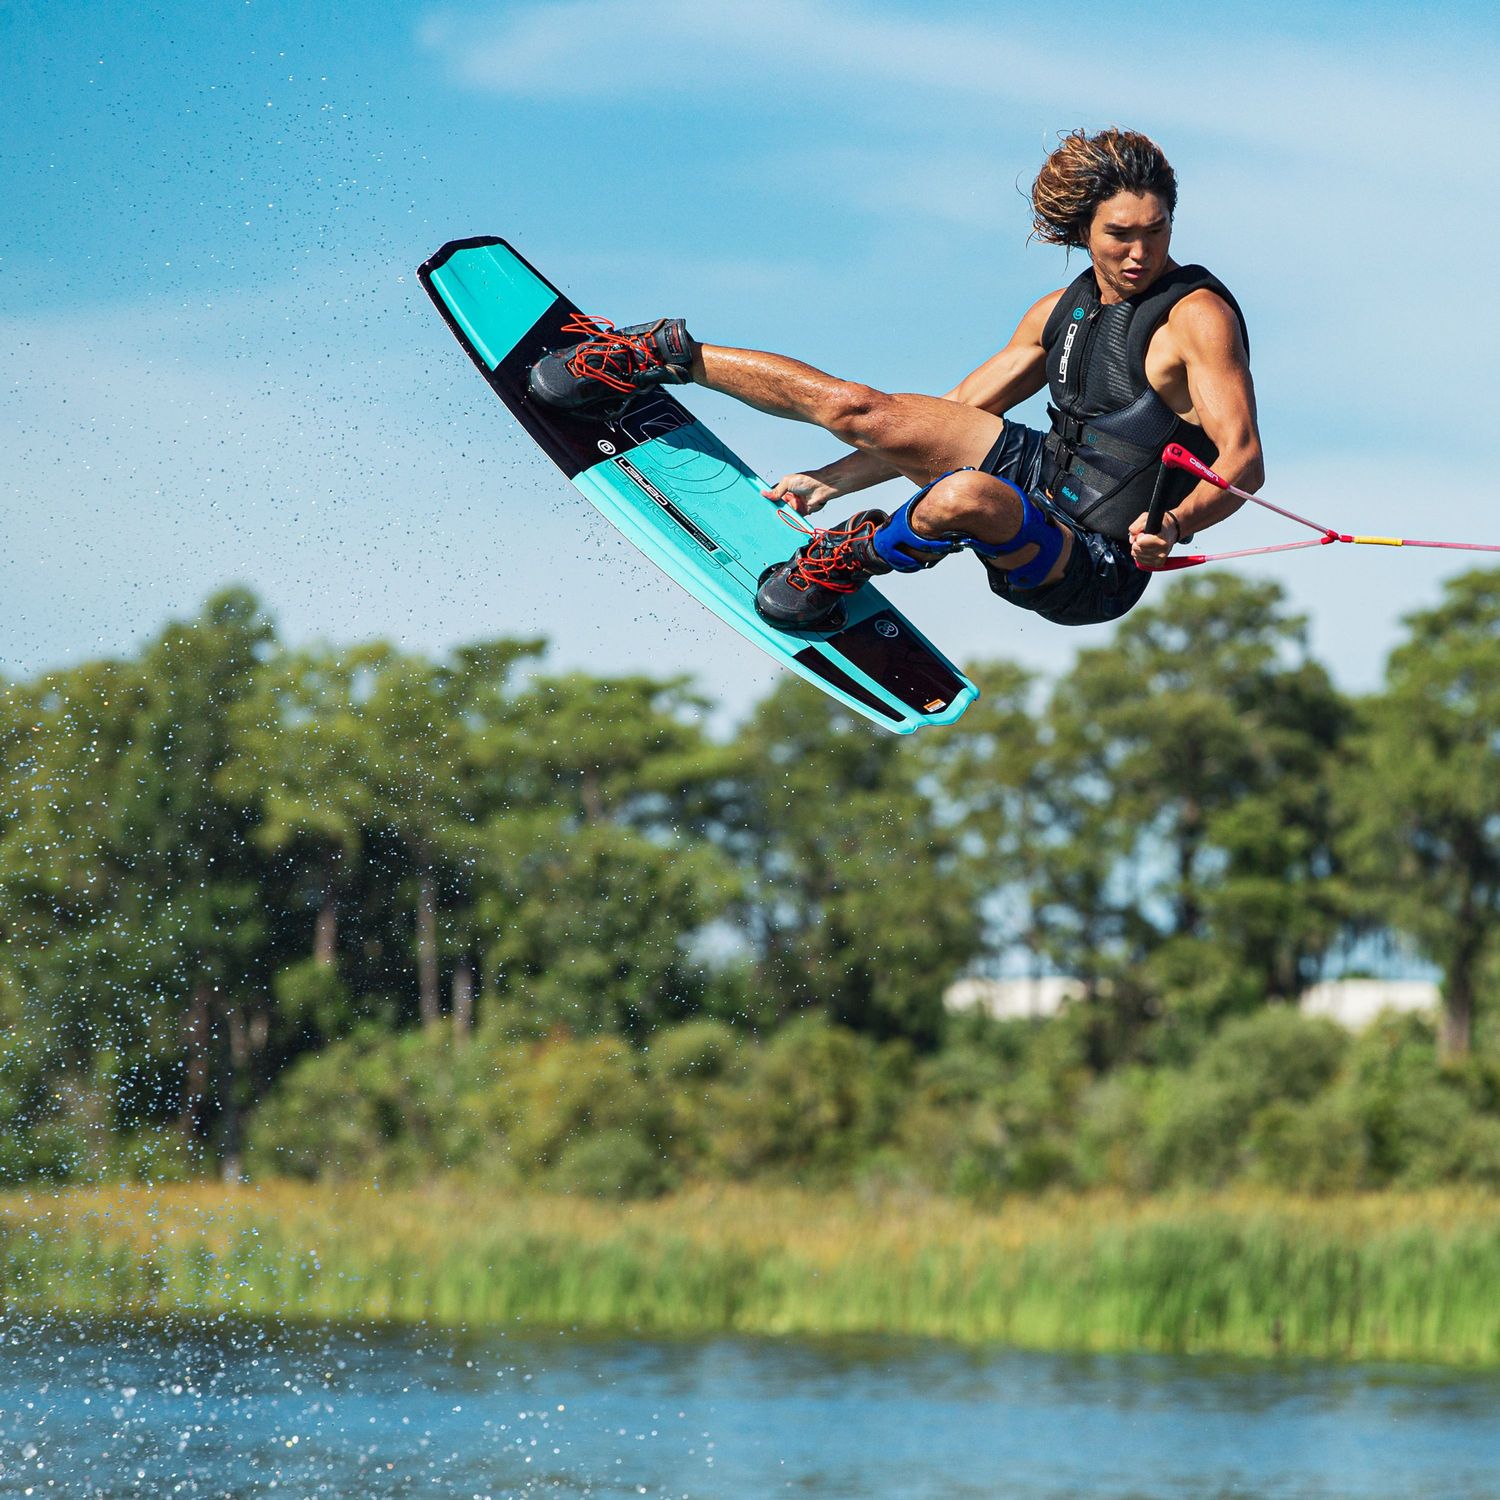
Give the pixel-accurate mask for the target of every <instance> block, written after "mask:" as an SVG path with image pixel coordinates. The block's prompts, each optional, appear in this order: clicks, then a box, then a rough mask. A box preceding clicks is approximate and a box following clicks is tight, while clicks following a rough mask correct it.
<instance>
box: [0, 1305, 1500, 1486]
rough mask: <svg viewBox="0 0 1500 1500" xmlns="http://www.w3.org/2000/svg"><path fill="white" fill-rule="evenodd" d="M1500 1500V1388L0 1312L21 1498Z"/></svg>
mask: <svg viewBox="0 0 1500 1500" xmlns="http://www.w3.org/2000/svg"><path fill="white" fill-rule="evenodd" d="M776 1494H786V1495H792V1496H798V1497H830V1500H833V1497H837V1500H853V1497H862V1496H879V1497H883V1500H884V1497H889V1500H929V1497H930V1500H938V1497H942V1500H961V1497H970V1496H1003V1497H1014V1500H1095V1497H1098V1500H1158V1497H1160V1500H1166V1497H1172V1500H1177V1497H1181V1500H1222V1497H1228V1496H1247V1497H1248V1496H1256V1497H1267V1500H1270V1497H1276V1500H1314V1497H1316V1500H1324V1497H1328V1500H1332V1497H1340V1500H1344V1497H1347V1500H1450V1497H1451V1500H1500V1376H1497V1375H1489V1374H1485V1375H1474V1374H1465V1373H1454V1372H1450V1371H1441V1370H1431V1369H1425V1368H1408V1367H1379V1368H1369V1367H1365V1368H1341V1367H1329V1366H1320V1365H1306V1364H1296V1365H1285V1366H1271V1365H1264V1364H1246V1363H1234V1362H1225V1361H1222V1360H1188V1359H1165V1358H1156V1357H1150V1356H1127V1357H1120V1356H1112V1357H1108V1358H1105V1357H1071V1356H1056V1355H1039V1354H1015V1353H1005V1352H996V1351H969V1350H962V1349H955V1348H952V1347H949V1346H946V1345H940V1344H932V1343H911V1342H893V1341H886V1340H859V1341H839V1342H823V1343H808V1342H804V1341H798V1342H779V1341H776V1340H769V1339H767V1340H748V1339H710V1340H702V1341H678V1342H660V1341H645V1340H632V1339H590V1338H583V1337H579V1336H577V1335H566V1336H558V1337H537V1336H535V1335H527V1336H525V1337H522V1336H510V1337H505V1336H495V1335H485V1336H476V1337H473V1338H464V1337H454V1336H453V1335H452V1334H450V1333H442V1334H438V1333H433V1332H422V1331H408V1332H399V1333H390V1332H383V1331H382V1332H376V1331H372V1330H363V1331H361V1330H355V1329H347V1328H339V1329H329V1328H313V1329H309V1328H303V1329H296V1328H283V1327H270V1328H261V1327H252V1326H246V1325H244V1324H230V1323H220V1324H206V1325H205V1324H188V1323H168V1324H162V1325H155V1326H152V1327H141V1326H138V1325H124V1324H109V1325H97V1324H96V1325H93V1326H91V1327H88V1326H86V1327H79V1326H71V1325H61V1324H56V1323H49V1322H39V1321H22V1322H18V1321H15V1320H5V1321H3V1322H0V1496H4V1497H7V1500H8V1497H11V1496H66V1497H69V1500H74V1497H77V1500H95V1497H116V1496H119V1497H125V1496H130V1497H142V1496H149V1497H153V1500H156V1497H172V1496H182V1497H198V1496H213V1497H242V1496H251V1495H256V1496H261V1495H268V1496H286V1497H302V1496H307V1497H314V1496H330V1497H338V1500H366V1497H370V1500H386V1497H393V1496H419V1495H420V1496H444V1497H448V1496H451V1497H455V1500H475V1497H493V1500H500V1497H503V1496H625V1495H649V1496H658V1497H679V1496H680V1497H690V1500H711V1497H723V1500H756V1497H759V1496H770V1495H776Z"/></svg>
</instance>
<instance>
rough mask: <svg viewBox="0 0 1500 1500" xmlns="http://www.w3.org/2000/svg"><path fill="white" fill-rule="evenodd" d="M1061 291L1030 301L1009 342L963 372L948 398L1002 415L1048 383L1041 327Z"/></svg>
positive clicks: (1043, 326)
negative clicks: (983, 360)
mask: <svg viewBox="0 0 1500 1500" xmlns="http://www.w3.org/2000/svg"><path fill="white" fill-rule="evenodd" d="M1061 295H1062V293H1061V292H1048V294H1047V295H1046V296H1045V297H1043V298H1042V299H1041V300H1040V301H1039V302H1034V303H1032V305H1031V307H1030V308H1029V309H1028V310H1027V313H1026V316H1025V317H1024V318H1022V319H1021V321H1020V323H1019V325H1017V328H1016V331H1015V332H1014V333H1013V334H1012V335H1011V338H1010V342H1009V343H1008V344H1007V345H1006V346H1005V347H1004V348H1003V349H1002V350H1001V351H1000V352H999V353H998V354H993V355H991V356H990V357H989V358H988V359H987V360H985V362H984V363H983V364H982V365H980V367H979V368H978V369H977V370H975V371H973V373H972V374H969V375H966V376H964V378H963V379H962V380H960V381H959V383H958V384H957V385H956V386H954V387H953V389H952V390H951V391H949V392H948V396H947V399H948V400H949V401H962V402H963V403H964V404H965V405H966V406H977V407H978V408H979V409H980V410H981V411H988V412H993V413H994V414H995V415H996V416H997V417H1003V416H1004V415H1005V413H1006V412H1008V411H1009V410H1010V409H1011V407H1013V406H1018V405H1020V403H1021V402H1022V401H1024V400H1025V399H1026V398H1027V397H1028V396H1034V395H1036V393H1037V392H1038V391H1039V390H1041V388H1042V387H1043V386H1044V385H1046V383H1047V351H1046V350H1045V349H1044V348H1043V347H1042V331H1043V330H1044V329H1045V328H1046V326H1047V319H1048V317H1049V316H1050V315H1051V312H1052V309H1053V308H1054V307H1055V306H1056V305H1057V299H1058V298H1059V297H1060V296H1061Z"/></svg>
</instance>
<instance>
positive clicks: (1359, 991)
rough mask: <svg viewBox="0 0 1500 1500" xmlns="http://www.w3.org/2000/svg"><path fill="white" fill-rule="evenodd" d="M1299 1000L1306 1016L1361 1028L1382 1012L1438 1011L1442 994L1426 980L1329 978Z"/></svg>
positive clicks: (1305, 991)
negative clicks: (1325, 1017)
mask: <svg viewBox="0 0 1500 1500" xmlns="http://www.w3.org/2000/svg"><path fill="white" fill-rule="evenodd" d="M1297 1003H1298V1005H1299V1007H1300V1008H1301V1011H1302V1014H1303V1015H1305V1016H1327V1017H1328V1019H1329V1020H1330V1021H1337V1022H1338V1023H1339V1025H1340V1026H1347V1027H1348V1028H1349V1030H1350V1031H1359V1030H1362V1029H1363V1028H1364V1027H1366V1026H1368V1025H1369V1024H1370V1022H1371V1021H1373V1020H1374V1019H1375V1017H1376V1016H1378V1015H1379V1014H1380V1013H1381V1011H1385V1010H1393V1011H1422V1012H1431V1011H1436V1010H1438V1009H1439V1008H1440V1006H1441V1005H1442V997H1441V995H1440V994H1439V993H1438V987H1437V986H1436V985H1435V984H1433V983H1431V982H1430V981H1429V980H1426V979H1330V980H1328V981H1326V982H1325V983H1323V984H1315V985H1314V986H1313V987H1312V988H1311V989H1310V990H1304V991H1303V992H1302V998H1301V1000H1299V1001H1298V1002H1297Z"/></svg>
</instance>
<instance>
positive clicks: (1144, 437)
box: [530, 129, 1263, 631]
mask: <svg viewBox="0 0 1500 1500" xmlns="http://www.w3.org/2000/svg"><path fill="white" fill-rule="evenodd" d="M1176 206H1177V179H1176V175H1175V173H1174V172H1173V170H1172V168H1171V166H1170V164H1169V163H1168V161H1167V159H1166V157H1165V155H1164V154H1163V153H1162V151H1161V148H1160V147H1159V146H1158V145H1157V144H1156V143H1155V142H1154V141H1152V140H1150V139H1149V138H1148V137H1146V136H1144V135H1141V134H1138V133H1136V132H1134V131H1126V130H1117V129H1109V130H1102V131H1099V132H1098V133H1097V134H1094V135H1088V134H1086V133H1085V132H1084V131H1082V130H1076V131H1074V132H1072V133H1071V134H1069V135H1067V136H1065V137H1063V139H1062V141H1061V144H1060V145H1059V146H1058V147H1057V149H1056V150H1054V151H1053V152H1052V153H1051V154H1050V155H1049V156H1048V157H1047V159H1046V161H1045V162H1044V163H1043V166H1042V169H1041V171H1040V172H1039V173H1038V175H1037V178H1036V181H1035V183H1034V184H1033V185H1032V189H1031V208H1032V214H1033V221H1032V222H1033V232H1034V233H1035V235H1036V237H1037V238H1038V239H1040V240H1043V241H1045V242H1047V243H1049V244H1055V245H1062V246H1064V247H1066V248H1069V249H1079V250H1083V251H1085V252H1086V253H1087V254H1088V257H1089V262H1090V264H1089V267H1088V269H1086V270H1085V271H1084V272H1083V273H1082V274H1081V275H1079V276H1078V277H1077V278H1075V280H1074V281H1073V282H1072V283H1070V284H1069V285H1068V286H1067V287H1064V288H1063V289H1061V290H1060V291H1054V292H1049V293H1048V294H1047V295H1046V296H1045V297H1043V298H1041V299H1040V301H1038V302H1036V303H1034V304H1033V305H1032V307H1031V308H1030V310H1029V311H1028V312H1027V313H1026V315H1025V316H1024V317H1023V318H1022V319H1021V322H1020V325H1019V327H1018V328H1017V329H1016V331H1015V333H1014V335H1013V336H1012V337H1011V339H1010V342H1009V343H1008V344H1006V346H1005V347H1004V348H1003V349H1001V350H1000V352H999V353H997V354H995V355H994V356H992V357H991V358H990V359H988V360H986V361H985V363H984V364H982V365H981V366H980V367H979V368H978V369H977V370H975V371H974V372H973V373H972V374H970V375H968V376H966V377H965V378H964V379H963V380H961V381H960V382H959V383H958V384H957V385H956V386H955V387H954V388H953V389H952V390H951V391H949V392H948V394H947V395H946V396H941V397H938V396H925V395H915V394H903V393H897V394H892V393H888V392H884V391H879V390H876V389H874V388H873V387H871V386H868V385H862V384H859V383H857V382H852V381H847V380H841V379H838V378H836V377H834V376H832V375H827V374H824V373H823V372H822V371H821V370H816V369H814V368H813V367H812V366H810V365H806V364H803V363H801V362H800V361H798V360H795V359H790V358H787V357H785V356H783V355H779V354H770V353H764V352H760V351H756V350H748V349H735V348H728V347H725V346H721V345H716V344H708V343H702V342H700V341H698V340H697V339H694V338H693V337H692V336H691V335H690V334H689V333H688V331H687V327H686V324H685V323H684V321H683V320H682V319H680V318H662V319H658V320H657V321H656V322H654V323H647V324H639V325H636V326H634V327H630V328H622V329H614V328H612V327H611V326H610V325H608V324H607V323H605V322H603V320H581V325H580V328H579V331H581V332H585V333H588V334H589V336H588V337H586V338H584V339H583V341H582V342H580V343H576V344H572V345H569V346H567V347H565V348H562V349H559V350H557V351H555V352H553V353H550V354H547V355H545V356H544V357H543V358H541V359H540V360H538V361H537V363H536V364H535V366H533V368H532V371H531V377H530V388H531V391H532V394H533V395H534V396H535V397H536V398H537V399H539V400H542V401H546V402H549V403H551V404H554V405H557V406H560V407H566V408H574V409H577V408H585V407H593V406H596V405H602V404H604V403H607V402H610V401H616V402H618V401H620V400H622V398H624V399H629V398H630V397H631V396H633V395H634V394H635V393H636V392H638V391H645V390H650V389H652V388H654V387H656V386H660V385H665V384H683V383H686V382H689V381H692V382H695V383H697V384H699V385H702V386H706V387H707V388H708V389H710V390H715V391H721V392H723V393H724V394H725V395H728V396H733V397H735V398H736V399H737V400H740V401H743V402H745V403H746V404H748V405H750V406H753V407H756V408H757V409H758V410H761V411H765V412H769V413H771V414H772V415H774V416H779V417H787V418H791V419H792V420H794V421H801V422H809V423H812V424H814V425H815V426H818V427H822V428H823V429H825V430H826V431H827V432H830V433H832V434H833V435H834V436H835V437H837V438H839V439H840V440H841V441H842V442H844V443H846V444H848V446H849V449H850V451H849V452H848V453H846V454H844V455H843V456H842V457H841V458H839V459H837V460H835V461H834V462H833V463H831V464H828V465H827V466H826V467H824V468H821V469H813V470H810V471H808V472H806V473H795V474H788V475H786V476H785V477H784V478H782V479H781V480H779V481H778V482H777V483H776V484H775V485H774V486H773V487H772V488H771V489H770V490H768V491H766V492H765V494H766V497H767V498H768V499H770V500H773V501H780V502H784V503H785V505H786V506H787V507H788V509H789V510H790V511H791V512H792V513H794V514H795V515H796V516H798V517H803V516H808V515H811V514H813V513H814V512H816V511H819V510H821V509H822V508H823V507H824V506H825V505H827V504H828V503H829V501H831V500H834V499H837V498H839V497H841V496H844V495H850V494H854V493H856V492H857V491H859V490H862V489H865V488H867V487H869V486H870V485H872V484H877V483H879V482H881V481H883V480H887V479H894V478H898V477H904V478H906V479H907V480H909V481H910V482H911V483H913V484H915V485H917V486H919V488H918V489H917V492H916V494H914V495H913V496H912V497H911V498H910V499H909V500H907V501H906V503H905V504H904V505H902V506H901V507H900V508H899V509H898V510H897V511H896V512H895V513H894V514H893V515H887V514H886V513H885V512H884V511H881V510H862V511H858V512H856V513H855V514H854V515H853V516H851V517H850V518H849V519H848V520H847V521H845V522H844V523H843V524H842V525H839V526H834V527H829V528H826V529H823V528H819V529H813V528H804V529H805V530H807V531H808V532H809V540H808V541H807V542H806V544H805V545H804V546H802V547H801V548H799V549H798V550H797V552H796V553H795V554H794V555H793V556H792V557H790V558H788V559H787V560H786V561H785V562H783V563H781V564H779V565H777V566H776V567H773V568H770V569H768V570H767V572H766V573H765V575H764V576H763V577H762V579H761V582H760V588H759V592H758V594H757V596H756V601H755V604H756V609H757V611H758V612H759V613H760V615H761V616H762V618H764V619H765V620H767V621H769V622H770V623H771V624H773V625H775V626H777V627H779V628H781V629H784V630H794V631H818V630H820V629H823V628H827V627H830V626H831V625H832V623H833V622H835V621H836V620H837V619H838V617H839V614H840V602H841V596H842V595H846V594H850V593H853V592H854V591H855V590H856V589H858V588H860V587H861V586H862V585H863V584H864V583H865V582H866V580H868V579H869V578H871V577H874V576H876V575H878V574H884V573H890V572H897V573H910V572H917V571H919V570H921V569H923V568H929V567H933V566H935V565H936V564H937V563H938V562H940V561H942V560H943V559H944V558H945V557H947V556H949V555H951V554H952V553H954V552H957V551H961V550H968V551H972V552H974V553H976V554H977V555H978V556H979V557H980V558H981V559H982V560H983V562H984V564H985V567H986V573H987V577H988V580H989V586H990V588H991V589H992V590H993V591H994V593H996V594H998V595H999V596H1000V597H1001V598H1002V599H1005V600H1006V601H1008V602H1009V603H1011V604H1014V605H1017V606H1019V607H1021V608H1023V609H1029V610H1032V611H1034V612H1035V613H1036V614H1038V615H1039V616H1041V617H1042V618H1044V619H1047V620H1050V621H1053V622H1055V623H1057V624H1060V625H1088V624H1097V623H1101V622H1104V621H1109V620H1115V619H1118V618H1119V617H1120V616H1122V615H1124V614H1125V613H1126V611H1127V610H1129V609H1131V608H1132V607H1133V606H1134V605H1135V604H1136V603H1137V602H1138V600H1139V599H1140V597H1141V595H1142V594H1143V593H1144V592H1145V589H1146V586H1147V584H1148V583H1149V582H1150V578H1151V573H1152V571H1153V570H1156V569H1159V568H1160V567H1161V566H1162V565H1163V563H1165V561H1166V559H1167V557H1168V555H1169V554H1170V552H1171V549H1172V548H1173V547H1174V546H1176V545H1177V543H1178V542H1179V541H1181V540H1182V539H1184V538H1185V537H1188V536H1191V535H1192V534H1193V533H1195V532H1199V531H1203V530H1204V529H1206V528H1207V527H1209V526H1213V525H1216V524H1217V523H1218V522H1220V521H1222V520H1224V519H1225V518H1226V517H1228V516H1229V515H1231V514H1233V513H1234V512H1235V511H1236V510H1237V509H1239V507H1240V506H1241V505H1242V504H1243V503H1244V500H1243V493H1244V492H1249V491H1254V490H1256V489H1258V488H1259V487H1260V485H1261V483H1262V480H1263V468H1262V459H1261V444H1260V435H1259V431H1258V428H1257V423H1256V413H1255V394H1254V389H1253V386H1252V384H1251V379H1250V367H1249V353H1248V349H1249V337H1248V333H1247V331H1246V327H1245V320H1244V316H1243V314H1242V313H1241V312H1240V309H1239V306H1238V304H1237V303H1236V302H1235V299H1234V297H1233V296H1232V295H1231V294H1230V292H1229V291H1228V289H1227V288H1226V287H1225V286H1224V285H1223V283H1221V282H1220V281H1219V280H1218V279H1217V278H1216V277H1215V276H1213V275H1211V274H1210V273H1209V272H1208V271H1206V270H1205V269H1204V268H1203V267H1202V266H1199V265H1180V264H1178V262H1177V261H1175V260H1174V259H1173V258H1172V256H1171V253H1170V250H1171V238H1172V219H1173V214H1174V212H1175V210H1176ZM1043 387H1046V388H1047V390H1048V393H1049V396H1050V403H1049V405H1048V408H1047V410H1048V416H1049V418H1050V423H1051V425H1050V427H1049V429H1048V430H1047V431H1046V432H1041V431H1038V430H1036V429H1034V428H1030V427H1027V426H1024V425H1022V424H1021V423H1019V422H1016V421H1014V420H1012V419H1009V418H1007V416H1006V413H1007V412H1008V411H1010V410H1011V408H1012V407H1014V406H1016V405H1017V404H1018V403H1020V402H1021V401H1024V400H1025V399H1026V398H1027V397H1029V396H1032V395H1035V394H1036V393H1037V392H1038V391H1040V390H1042V389H1043ZM1171 443H1176V444H1180V445H1181V446H1182V447H1183V448H1185V449H1186V450H1187V451H1188V452H1189V453H1190V454H1192V455H1193V456H1194V457H1196V458H1197V459H1199V460H1200V461H1201V462H1202V463H1203V464H1206V465H1208V466H1210V467H1211V468H1212V469H1213V470H1215V471H1216V473H1217V474H1218V475H1219V476H1220V477H1221V479H1222V480H1223V481H1226V482H1227V483H1229V484H1232V485H1234V486H1235V487H1236V488H1238V489H1239V490H1240V491H1241V492H1242V494H1241V495H1234V494H1230V493H1228V491H1227V490H1225V489H1224V488H1222V487H1221V486H1216V485H1213V484H1209V483H1207V482H1206V481H1202V480H1199V479H1197V478H1195V477H1194V476H1193V475H1192V474H1191V473H1188V472H1186V471H1185V470H1183V469H1180V468H1170V469H1169V468H1164V467H1163V466H1162V464H1161V455H1162V451H1163V448H1164V447H1165V446H1166V445H1167V444H1171ZM1162 486H1164V487H1165V491H1164V494H1163V491H1162V488H1161V487H1162ZM1153 494H1158V495H1162V496H1163V498H1164V500H1165V511H1164V515H1163V519H1162V526H1161V529H1160V531H1159V532H1158V533H1153V532H1152V531H1150V530H1149V529H1148V526H1147V512H1148V510H1149V508H1150V505H1151V500H1152V497H1153Z"/></svg>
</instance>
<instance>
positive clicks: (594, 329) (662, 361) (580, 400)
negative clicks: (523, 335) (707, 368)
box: [527, 313, 698, 411]
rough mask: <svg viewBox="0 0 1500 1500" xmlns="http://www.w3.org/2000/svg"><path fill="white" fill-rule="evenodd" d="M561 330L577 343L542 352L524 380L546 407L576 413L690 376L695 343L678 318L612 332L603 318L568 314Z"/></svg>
mask: <svg viewBox="0 0 1500 1500" xmlns="http://www.w3.org/2000/svg"><path fill="white" fill-rule="evenodd" d="M561 332H562V333H564V334H570V333H571V334H581V335H582V336H583V339H582V342H581V343H573V344H566V345H564V346H563V347H562V348H561V349H554V350H553V351H552V352H551V353H550V354H544V355H543V356H542V357H541V358H540V359H539V360H537V362H536V363H535V364H534V365H533V366H532V367H531V374H530V376H529V377H528V380H527V384H528V386H529V388H530V390H531V394H532V395H533V396H535V397H536V398H537V400H539V401H545V402H546V403H547V404H548V405H549V406H558V407H562V408H563V409H564V410H568V411H581V410H585V409H587V408H589V407H593V406H603V405H607V404H609V403H611V402H615V403H622V402H624V401H628V400H629V399H630V397H632V396H634V395H636V394H638V393H639V392H641V391H646V390H651V389H653V388H654V387H656V386H659V385H685V384H686V383H687V382H688V381H690V380H691V379H692V378H693V375H692V367H693V356H694V355H695V354H696V353H697V352H698V341H697V340H696V339H695V338H693V336H692V335H691V334H690V333H689V332H688V331H687V324H686V323H685V322H684V321H683V320H682V319H681V318H658V319H657V320H656V321H655V322H654V323H634V324H632V325H631V326H630V327H629V328H616V327H615V326H614V324H613V323H611V322H610V321H609V320H608V319H607V318H591V317H589V316H588V315H587V314H586V313H574V314H573V316H572V317H571V318H570V319H569V320H568V321H567V322H566V323H564V324H563V326H562V329H561Z"/></svg>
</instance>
